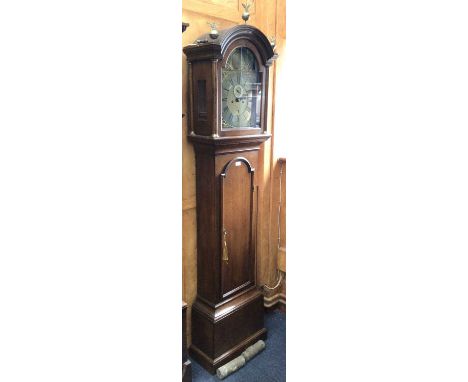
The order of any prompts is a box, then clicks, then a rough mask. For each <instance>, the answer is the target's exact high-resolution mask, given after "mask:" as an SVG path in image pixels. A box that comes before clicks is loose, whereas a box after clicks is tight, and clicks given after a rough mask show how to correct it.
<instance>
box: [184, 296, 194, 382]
mask: <svg viewBox="0 0 468 382" xmlns="http://www.w3.org/2000/svg"><path fill="white" fill-rule="evenodd" d="M191 381H192V364H191V362H190V360H189V359H188V353H187V303H185V302H183V301H182V382H191Z"/></svg>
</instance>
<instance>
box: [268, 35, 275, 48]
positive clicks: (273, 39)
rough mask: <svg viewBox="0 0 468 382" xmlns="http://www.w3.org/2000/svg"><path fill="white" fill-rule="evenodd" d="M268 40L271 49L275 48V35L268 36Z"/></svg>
mask: <svg viewBox="0 0 468 382" xmlns="http://www.w3.org/2000/svg"><path fill="white" fill-rule="evenodd" d="M269 40H270V45H271V47H272V48H273V49H275V46H276V37H275V36H270V38H269Z"/></svg>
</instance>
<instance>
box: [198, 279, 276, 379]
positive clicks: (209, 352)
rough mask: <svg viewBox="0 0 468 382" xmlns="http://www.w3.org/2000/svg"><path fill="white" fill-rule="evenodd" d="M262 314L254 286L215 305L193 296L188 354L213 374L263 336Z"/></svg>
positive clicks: (264, 334)
mask: <svg viewBox="0 0 468 382" xmlns="http://www.w3.org/2000/svg"><path fill="white" fill-rule="evenodd" d="M263 314H264V308H263V295H262V293H261V292H260V291H258V289H256V288H252V289H250V290H248V291H246V292H244V293H242V294H241V295H239V296H237V297H235V298H233V299H232V300H230V301H228V302H226V303H223V304H222V305H219V306H217V307H215V308H214V307H212V306H210V305H208V304H207V303H205V302H204V301H202V300H201V299H199V298H197V300H196V301H195V303H194V304H193V307H192V345H191V346H190V355H191V357H193V358H194V359H195V360H196V361H197V362H198V363H199V364H200V365H202V366H203V367H204V368H205V369H206V370H208V371H209V372H210V373H211V374H214V373H215V372H216V369H217V368H218V367H220V366H222V365H224V364H225V363H227V362H229V361H231V360H232V359H234V358H236V357H238V356H239V355H240V354H241V353H242V352H243V351H244V350H245V349H246V348H248V347H249V346H250V345H252V344H254V343H255V342H257V341H258V340H260V339H266V336H267V330H266V329H265V327H264V323H263Z"/></svg>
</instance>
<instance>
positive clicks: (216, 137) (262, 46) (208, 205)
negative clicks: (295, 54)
mask: <svg viewBox="0 0 468 382" xmlns="http://www.w3.org/2000/svg"><path fill="white" fill-rule="evenodd" d="M184 53H185V55H186V57H187V62H188V82H189V84H188V88H189V94H188V99H189V102H188V105H189V110H188V117H189V119H188V122H189V129H188V139H189V140H190V141H191V142H192V143H193V145H194V149H195V160H196V193H197V298H196V300H195V302H194V304H193V306H192V345H191V347H190V352H191V355H192V356H193V358H195V359H196V360H197V361H198V362H199V363H200V364H201V365H203V366H204V367H205V368H206V369H207V370H209V371H210V372H211V373H214V372H215V371H216V369H217V368H218V367H219V366H221V365H223V364H225V363H226V362H228V361H230V360H231V359H233V358H235V357H237V356H238V355H239V354H240V353H241V352H242V351H244V350H245V349H246V348H247V347H248V346H250V345H252V344H253V343H255V342H256V341H258V340H259V339H264V338H266V329H265V327H264V322H263V295H262V293H261V291H260V289H259V287H258V286H257V282H256V259H255V249H256V232H257V198H258V191H257V177H256V175H255V169H256V168H257V166H258V161H259V158H258V152H259V149H260V145H261V144H262V143H263V142H264V141H266V140H267V139H268V138H269V137H270V134H268V133H267V131H266V126H267V121H266V118H267V110H266V108H267V105H268V69H269V66H270V64H271V62H272V60H273V59H274V58H275V54H274V52H273V49H272V47H271V44H270V42H269V41H268V39H267V38H266V36H265V35H264V34H263V33H262V32H261V31H260V30H258V29H257V28H255V27H252V26H250V25H239V26H236V27H233V28H231V29H228V30H225V31H220V32H219V35H217V37H215V38H213V36H210V35H209V34H207V35H204V36H201V37H199V38H198V39H197V41H196V42H195V43H194V44H191V45H188V46H186V47H185V48H184Z"/></svg>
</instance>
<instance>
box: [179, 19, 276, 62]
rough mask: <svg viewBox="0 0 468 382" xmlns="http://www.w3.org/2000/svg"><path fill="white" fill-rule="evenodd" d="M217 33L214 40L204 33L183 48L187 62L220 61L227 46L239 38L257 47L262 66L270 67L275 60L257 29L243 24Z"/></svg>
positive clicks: (265, 38) (267, 42)
mask: <svg viewBox="0 0 468 382" xmlns="http://www.w3.org/2000/svg"><path fill="white" fill-rule="evenodd" d="M218 33H219V34H218V37H216V38H215V39H213V38H211V37H210V34H209V33H206V34H204V35H201V36H200V37H198V38H197V39H196V40H195V41H194V43H193V44H190V45H187V46H186V47H185V48H184V53H185V55H186V56H187V60H188V61H196V60H207V59H222V58H223V57H224V54H225V53H226V51H227V49H228V48H229V46H230V45H231V44H232V43H233V42H235V41H236V40H239V39H241V38H245V39H247V40H249V41H250V42H252V43H253V44H254V45H255V46H256V47H257V49H258V52H259V54H260V57H261V59H262V61H263V62H262V64H263V65H266V66H269V65H271V63H272V61H273V60H274V59H275V58H276V55H275V52H274V51H273V48H272V46H271V44H270V41H268V38H267V37H266V36H265V35H264V34H263V32H262V31H261V30H259V29H258V28H255V27H253V26H251V25H246V24H244V25H237V26H235V27H233V28H229V29H224V30H221V31H219V32H218Z"/></svg>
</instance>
